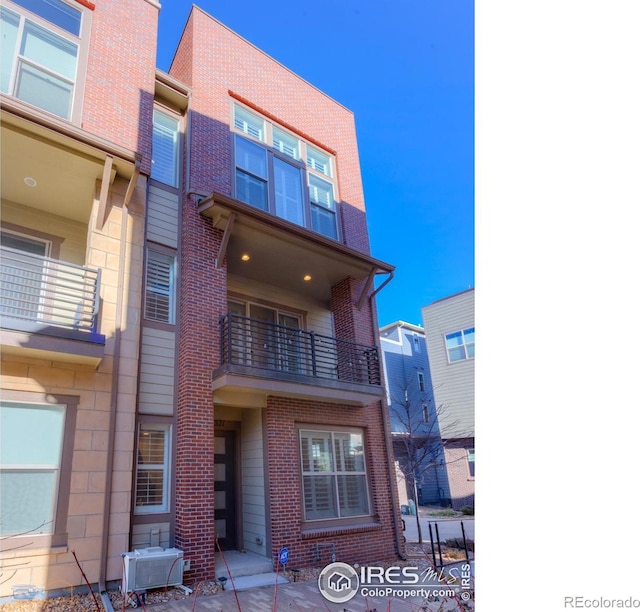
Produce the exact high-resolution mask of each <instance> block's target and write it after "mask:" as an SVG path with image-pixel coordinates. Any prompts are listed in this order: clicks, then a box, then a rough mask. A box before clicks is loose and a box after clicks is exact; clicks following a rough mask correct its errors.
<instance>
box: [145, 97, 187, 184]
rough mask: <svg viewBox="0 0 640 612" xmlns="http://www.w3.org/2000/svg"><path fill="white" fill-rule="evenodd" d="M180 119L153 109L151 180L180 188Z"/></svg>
mask: <svg viewBox="0 0 640 612" xmlns="http://www.w3.org/2000/svg"><path fill="white" fill-rule="evenodd" d="M179 143H180V119H179V118H178V117H177V116H175V115H172V114H171V113H169V112H166V111H163V110H160V109H158V108H154V109H153V143H152V153H151V178H152V179H155V180H156V181H160V182H161V183H165V184H167V185H171V186H172V187H177V186H178V168H179V163H178V162H179V159H180V156H179V151H180V148H179Z"/></svg>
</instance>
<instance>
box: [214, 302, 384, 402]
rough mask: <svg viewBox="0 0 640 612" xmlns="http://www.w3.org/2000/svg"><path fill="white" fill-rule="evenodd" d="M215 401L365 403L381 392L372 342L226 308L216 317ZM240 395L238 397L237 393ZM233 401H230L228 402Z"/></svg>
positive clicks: (378, 365) (376, 397) (378, 395)
mask: <svg viewBox="0 0 640 612" xmlns="http://www.w3.org/2000/svg"><path fill="white" fill-rule="evenodd" d="M220 332H221V355H222V364H221V366H220V368H218V369H217V370H216V371H214V373H213V390H214V395H217V396H218V400H219V401H225V402H228V401H230V400H232V399H233V398H232V396H233V395H234V394H236V396H237V397H236V400H237V401H240V402H241V403H243V405H247V401H250V398H248V396H253V401H257V402H258V403H259V404H260V405H262V402H263V400H264V397H266V395H281V396H286V397H298V398H303V399H314V400H318V401H328V402H333V403H344V404H354V405H365V404H367V403H370V402H372V401H375V400H377V399H380V397H381V396H382V386H381V379H380V364H379V361H378V350H377V348H376V347H375V346H367V345H363V344H356V343H354V342H350V341H347V340H341V339H339V338H333V337H331V336H324V335H322V334H316V333H314V332H308V331H304V330H302V329H296V328H291V327H285V326H283V325H276V324H274V323H267V322H265V321H261V320H259V319H252V318H249V317H245V316H241V315H237V314H232V313H229V314H227V315H225V316H224V317H223V318H222V319H221V321H220ZM240 398H242V399H240ZM234 403H235V402H234Z"/></svg>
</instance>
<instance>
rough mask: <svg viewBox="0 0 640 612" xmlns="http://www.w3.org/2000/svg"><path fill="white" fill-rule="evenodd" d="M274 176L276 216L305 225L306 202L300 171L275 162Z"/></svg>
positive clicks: (277, 161)
mask: <svg viewBox="0 0 640 612" xmlns="http://www.w3.org/2000/svg"><path fill="white" fill-rule="evenodd" d="M273 174H274V183H275V192H276V215H278V217H282V218H283V219H287V221H291V222H292V223H297V224H298V225H304V202H303V199H302V177H301V175H300V170H299V169H298V168H296V167H295V166H292V165H291V164H288V163H287V162H285V161H283V160H281V159H278V158H277V157H276V158H274V160H273Z"/></svg>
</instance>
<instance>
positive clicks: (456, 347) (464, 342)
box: [445, 327, 476, 363]
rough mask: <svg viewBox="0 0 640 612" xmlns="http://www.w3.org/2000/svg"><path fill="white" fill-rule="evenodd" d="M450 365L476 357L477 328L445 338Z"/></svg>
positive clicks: (461, 331) (454, 333)
mask: <svg viewBox="0 0 640 612" xmlns="http://www.w3.org/2000/svg"><path fill="white" fill-rule="evenodd" d="M445 343H446V346H447V356H448V358H449V363H453V362H454V361H464V360H465V359H473V358H474V357H475V355H476V328H475V327H469V328H468V329H463V330H460V331H457V332H453V333H452V334H447V335H446V336H445Z"/></svg>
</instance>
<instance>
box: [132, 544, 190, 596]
mask: <svg viewBox="0 0 640 612" xmlns="http://www.w3.org/2000/svg"><path fill="white" fill-rule="evenodd" d="M122 558H123V559H124V568H123V574H122V590H123V591H124V592H127V593H129V592H131V591H142V590H144V589H156V588H161V587H165V586H177V585H181V584H182V571H183V569H184V559H183V552H182V551H181V550H178V549H177V548H166V549H165V548H162V547H161V546H152V547H150V548H142V549H139V550H134V551H132V552H127V553H124V554H123V555H122Z"/></svg>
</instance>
